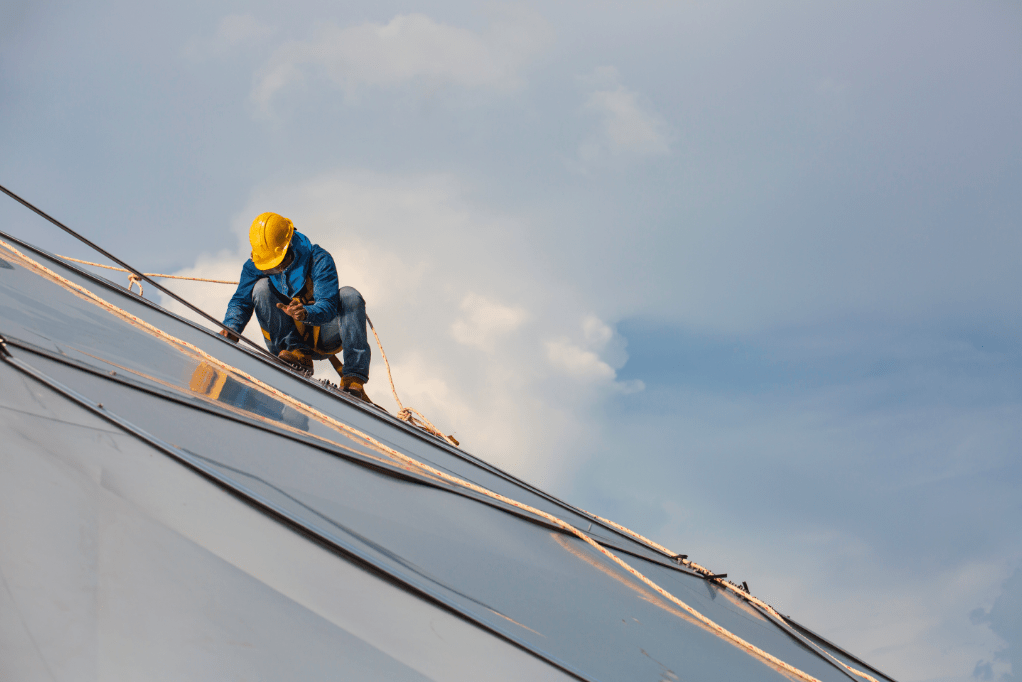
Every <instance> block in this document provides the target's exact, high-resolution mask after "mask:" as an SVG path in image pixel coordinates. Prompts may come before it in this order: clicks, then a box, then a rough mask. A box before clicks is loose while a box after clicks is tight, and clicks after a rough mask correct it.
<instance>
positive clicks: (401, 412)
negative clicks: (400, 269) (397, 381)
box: [366, 315, 459, 446]
mask: <svg viewBox="0 0 1022 682" xmlns="http://www.w3.org/2000/svg"><path fill="white" fill-rule="evenodd" d="M366 322H368V323H369V328H370V329H372V330H373V336H375V337H376V345H377V346H379V347H380V355H382V356H383V364H384V365H385V366H386V368H387V379H388V380H389V381H390V392H391V394H392V395H393V396H394V402H395V403H397V418H398V419H400V420H401V421H404V422H408V423H409V424H411V425H412V426H417V427H419V428H420V429H422V430H423V431H425V432H426V433H430V434H432V435H434V436H436V437H437V438H440V439H441V440H445V441H447V442H448V443H450V444H451V445H454V446H458V445H459V443H458V439H457V438H455V437H454V436H448V435H447V434H445V433H443V432H442V431H441V430H440V429H438V428H437V427H435V426H433V422H431V421H430V420H428V419H426V416H425V415H424V414H422V413H421V412H419V411H418V410H416V409H414V408H411V407H405V406H404V403H402V402H401V398H398V397H397V389H396V388H394V376H393V375H392V374H391V373H390V360H388V359H387V352H386V351H384V350H383V343H381V342H380V335H379V334H377V333H376V327H374V326H373V321H372V320H370V319H369V316H368V315H366Z"/></svg>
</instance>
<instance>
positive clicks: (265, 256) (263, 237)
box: [248, 213, 295, 270]
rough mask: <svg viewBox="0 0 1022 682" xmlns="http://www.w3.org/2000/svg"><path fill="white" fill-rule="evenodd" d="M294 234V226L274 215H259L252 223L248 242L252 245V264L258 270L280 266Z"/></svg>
mask: <svg viewBox="0 0 1022 682" xmlns="http://www.w3.org/2000/svg"><path fill="white" fill-rule="evenodd" d="M294 233H295V225H294V223H292V222H291V221H290V220H288V219H287V218H285V217H284V216H282V215H277V214H276V213H261V214H259V217H258V218H256V219H255V220H253V221H252V227H250V228H249V230H248V241H249V243H250V244H252V262H253V263H254V264H255V266H256V267H257V268H259V269H260V270H270V269H272V268H275V267H277V266H278V265H280V263H281V261H283V260H284V256H286V255H287V246H288V244H290V243H291V237H292V235H294Z"/></svg>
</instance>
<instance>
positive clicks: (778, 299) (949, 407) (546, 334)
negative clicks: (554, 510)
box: [0, 0, 1022, 682]
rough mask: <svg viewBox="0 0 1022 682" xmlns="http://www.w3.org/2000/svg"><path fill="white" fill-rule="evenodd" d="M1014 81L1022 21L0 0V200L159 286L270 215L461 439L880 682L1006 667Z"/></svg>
mask: <svg viewBox="0 0 1022 682" xmlns="http://www.w3.org/2000/svg"><path fill="white" fill-rule="evenodd" d="M1020 64H1022V3H1019V2H1018V1H1017V0H1000V1H992V2H981V1H974V2H941V1H926V2H911V1H904V2H871V1H868V0H857V1H855V2H841V1H835V2H828V3H804V2H769V3H763V2H748V1H737V0H721V1H717V2H653V1H647V2H630V3H614V2H601V1H592V2H574V1H570V0H564V1H561V2H553V3H530V2H524V3H478V2H471V3H470V2H453V1H448V2H443V1H438V2H424V3H394V2H387V1H384V2H372V3H369V2H347V3H336V2H333V3H331V2H320V1H315V0H311V1H303V0H295V1H294V2H291V3H288V4H287V5H286V6H285V5H282V4H280V3H270V2H258V1H257V2H247V3H240V2H201V3H200V2H191V1H189V0H179V1H177V2H173V3H137V2H126V1H124V0H97V1H96V2H93V3H87V4H83V3H70V2H59V1H49V0H32V1H31V2H29V1H28V0H0V184H2V185H4V186H6V187H8V188H9V189H11V190H13V191H15V192H17V193H19V194H21V195H22V196H24V197H25V198H26V199H28V200H29V201H32V202H34V203H36V204H38V205H39V206H41V207H42V208H43V209H44V210H46V211H48V212H50V213H51V214H53V215H55V216H56V217H57V218H59V219H61V220H63V221H64V222H66V223H68V224H69V225H71V226H72V227H74V228H76V229H78V230H80V231H81V232H82V233H84V234H85V235H87V236H89V237H90V238H92V239H94V240H96V241H98V242H99V243H100V244H102V245H103V246H104V247H105V248H107V249H109V250H110V251H112V252H113V253H115V254H116V255H118V256H119V257H121V258H123V259H125V260H128V261H129V262H131V263H132V264H133V265H134V266H135V267H138V268H140V269H143V270H146V271H149V272H165V273H178V274H191V275H193V276H206V277H218V278H225V279H232V278H236V276H237V274H238V273H239V272H240V268H241V265H242V263H243V262H244V260H245V258H246V257H247V254H248V250H249V247H248V245H247V231H248V225H249V224H250V223H251V221H252V219H253V218H254V217H255V216H256V215H258V214H259V213H262V212H264V211H274V212H277V213H281V214H282V215H285V216H287V217H289V218H291V219H292V220H293V221H294V222H295V225H296V227H297V229H298V230H300V231H302V232H303V233H304V234H306V235H307V236H309V237H310V239H312V241H313V242H316V243H319V244H320V245H322V246H323V247H324V248H326V249H328V250H329V251H330V252H331V253H332V255H333V256H334V258H335V261H336V263H337V266H338V271H339V274H340V280H341V283H342V284H346V285H350V286H354V287H356V288H357V289H359V290H360V291H361V292H362V294H363V295H364V296H365V298H366V300H367V303H368V313H369V315H370V317H371V318H372V319H373V321H374V323H375V326H376V329H377V331H378V332H379V333H380V336H381V340H382V341H383V343H384V347H385V348H386V351H387V356H388V358H389V359H390V362H391V365H392V368H393V376H394V381H395V383H396V386H397V390H398V391H399V394H400V396H401V399H402V401H403V402H404V404H405V405H410V406H412V407H415V408H417V409H419V410H420V411H422V412H424V413H425V414H426V415H427V416H428V417H429V418H430V419H431V420H432V421H433V422H434V423H436V424H437V426H439V427H440V428H441V429H443V430H444V431H445V432H453V433H454V434H455V436H456V437H457V438H458V439H459V440H461V442H462V444H463V446H464V447H465V449H467V450H468V451H469V452H472V453H473V454H475V455H478V456H480V457H482V458H484V459H487V460H489V461H492V462H494V463H496V464H498V465H500V466H502V467H505V468H507V469H508V470H510V471H512V472H513V473H515V474H517V475H520V476H522V477H524V478H525V479H526V480H529V481H531V482H534V483H536V484H538V485H540V486H543V487H545V488H546V489H548V490H550V491H552V492H554V493H555V494H557V495H559V496H561V497H562V498H564V499H566V500H568V501H569V502H572V503H574V504H576V505H578V506H580V507H582V508H584V509H587V510H589V511H592V512H595V513H598V514H600V515H602V516H606V517H609V518H612V519H614V520H616V521H618V522H620V523H623V524H625V525H627V526H629V527H631V528H633V529H635V530H636V531H638V532H641V533H643V534H645V535H647V536H649V537H652V538H654V539H656V540H657V541H659V542H661V543H662V544H665V545H667V546H668V547H671V548H673V549H675V550H676V551H679V552H683V553H687V554H689V555H690V556H691V557H692V558H693V559H695V560H696V561H698V562H699V563H701V564H703V565H705V566H708V567H710V568H711V569H713V570H715V571H719V572H727V573H728V574H729V576H731V577H732V578H733V579H736V580H738V581H739V582H740V581H742V580H745V581H747V582H748V583H749V585H750V588H751V589H752V592H753V594H756V595H757V596H759V597H761V598H763V599H765V600H766V601H768V602H769V603H771V604H773V605H774V606H775V607H776V608H777V609H778V610H780V611H781V612H782V613H785V614H790V615H791V616H793V617H794V618H795V619H796V620H798V621H799V622H801V623H802V624H804V625H806V626H808V627H810V628H811V629H813V630H815V631H817V632H819V633H820V634H822V635H824V636H826V637H828V638H830V639H832V640H834V641H836V642H837V643H839V644H841V645H842V646H844V647H845V648H847V649H849V650H850V651H852V652H853V653H855V654H857V655H859V656H861V657H863V658H865V660H867V661H868V662H870V663H871V664H873V665H875V666H877V667H879V668H880V669H881V670H883V671H884V672H886V673H888V674H890V675H892V676H893V677H895V678H896V679H898V680H900V681H901V682H909V681H917V680H918V681H922V680H928V681H934V682H936V681H942V682H944V681H952V680H954V681H964V680H974V679H978V680H1009V681H1010V680H1016V679H1022V534H1020V532H1019V530H1018V528H1019V525H1020V522H1022V495H1020V491H1022V462H1020V458H1019V456H1018V454H1019V452H1020V450H1022V419H1020V418H1022V323H1020V313H1022V298H1020V296H1019V291H1020V288H1022V270H1020V268H1019V266H1018V262H1019V256H1020V253H1022V229H1020V228H1022V221H1020V218H1022V191H1020V190H1019V184H1020V179H1022V68H1020ZM0 223H2V225H3V227H2V228H0V229H3V230H4V231H8V232H10V233H13V234H14V235H16V236H19V237H22V238H25V239H27V240H29V241H31V242H33V243H35V244H37V245H39V246H41V247H43V248H47V249H50V250H53V251H56V252H59V253H64V254H66V255H71V256H77V257H80V258H91V257H92V256H93V255H94V254H92V253H90V252H89V251H88V249H86V248H85V247H83V246H80V245H77V244H74V243H72V242H71V241H69V240H68V239H67V238H65V237H64V236H62V235H60V234H58V233H57V232H56V230H54V229H53V228H50V227H48V226H47V225H46V224H45V223H43V222H42V221H41V220H40V219H38V218H36V217H33V216H32V215H31V214H29V213H28V212H27V211H26V210H25V209H23V208H21V207H19V206H18V205H16V204H14V202H12V201H9V200H5V201H3V202H0ZM176 289H177V290H178V291H179V292H181V293H182V294H183V295H185V296H186V297H188V298H189V300H192V301H194V302H196V303H199V304H201V305H202V306H203V307H204V308H205V309H207V310H209V311H210V312H211V313H213V314H214V315H222V313H223V311H224V309H225V306H226V301H227V299H228V298H229V297H230V294H231V293H232V292H231V291H230V287H227V288H226V289H227V291H225V290H224V287H219V286H217V285H195V284H178V285H176ZM154 295H155V294H153V293H152V292H147V296H154ZM157 300H159V298H157ZM254 326H255V325H254V324H253V325H250V329H249V332H250V333H251V332H252V331H254ZM256 333H257V334H258V332H256ZM321 364H323V365H324V366H323V367H322V368H317V375H321V376H329V372H330V371H331V370H330V369H329V367H327V366H326V363H321ZM366 388H367V391H368V393H369V394H370V396H371V397H372V398H373V399H374V400H377V401H378V402H380V403H381V404H382V405H383V406H384V407H387V408H388V409H391V410H392V411H393V410H394V409H395V404H394V402H393V400H392V398H391V397H390V389H389V385H388V384H387V382H386V377H385V371H384V369H383V367H382V363H381V362H380V357H379V355H375V356H374V362H373V366H372V376H371V381H370V383H369V384H368V385H367V387H366Z"/></svg>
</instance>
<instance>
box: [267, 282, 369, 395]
mask: <svg viewBox="0 0 1022 682" xmlns="http://www.w3.org/2000/svg"><path fill="white" fill-rule="evenodd" d="M338 294H339V296H340V299H341V307H340V310H339V311H338V315H337V317H335V318H334V319H332V320H330V321H329V322H327V323H326V324H323V325H320V327H319V349H320V350H323V351H333V350H336V349H337V348H343V349H344V376H346V377H354V378H356V379H361V380H362V381H363V382H365V381H369V361H370V360H371V359H372V353H371V352H370V350H369V340H368V338H367V337H366V302H365V300H364V299H363V298H362V294H360V293H358V291H356V290H355V289H353V288H351V287H341V288H340V290H339V291H338ZM290 302H291V300H290V299H289V298H288V297H287V296H285V295H283V294H282V293H280V292H279V291H277V290H276V289H274V288H273V285H271V284H270V280H268V279H265V278H264V279H260V280H259V281H258V282H256V283H255V286H254V287H253V288H252V303H253V304H254V305H255V314H256V319H258V320H259V326H260V327H262V329H263V338H264V339H265V340H266V348H267V349H268V350H269V351H270V353H272V354H273V355H279V354H280V351H282V350H295V349H300V350H304V351H306V352H307V353H311V354H312V358H313V359H314V360H324V359H326V357H327V356H326V355H324V354H322V353H317V352H315V351H313V349H312V348H310V347H309V343H310V342H311V338H310V340H309V341H306V340H305V339H303V338H302V335H301V334H299V333H298V328H297V327H296V326H295V322H294V320H292V319H291V317H290V316H288V315H286V314H284V311H283V310H281V309H280V308H278V307H277V304H278V303H283V304H284V305H287V304H288V303H290ZM306 329H307V330H308V329H310V328H309V327H306ZM267 337H269V338H267Z"/></svg>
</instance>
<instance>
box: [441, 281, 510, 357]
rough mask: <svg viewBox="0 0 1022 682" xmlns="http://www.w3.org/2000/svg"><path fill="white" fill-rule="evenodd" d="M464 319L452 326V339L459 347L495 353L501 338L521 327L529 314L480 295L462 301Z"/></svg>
mask: <svg viewBox="0 0 1022 682" xmlns="http://www.w3.org/2000/svg"><path fill="white" fill-rule="evenodd" d="M460 307H461V311H462V313H464V315H463V316H462V317H460V318H458V319H457V320H455V321H454V324H452V325H451V335H452V336H453V337H454V340H455V341H457V342H458V343H461V344H464V345H466V346H475V347H477V348H481V349H483V350H488V351H492V349H493V343H494V341H495V340H496V338H497V337H500V336H504V335H506V334H508V333H509V332H512V331H514V330H515V329H517V328H518V327H520V326H521V324H522V322H524V321H525V316H526V313H525V310H524V309H522V308H520V307H510V306H505V305H502V304H500V303H498V302H496V301H493V300H490V299H488V298H485V297H483V296H480V295H478V294H466V295H465V298H463V299H462V301H461V306H460Z"/></svg>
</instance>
